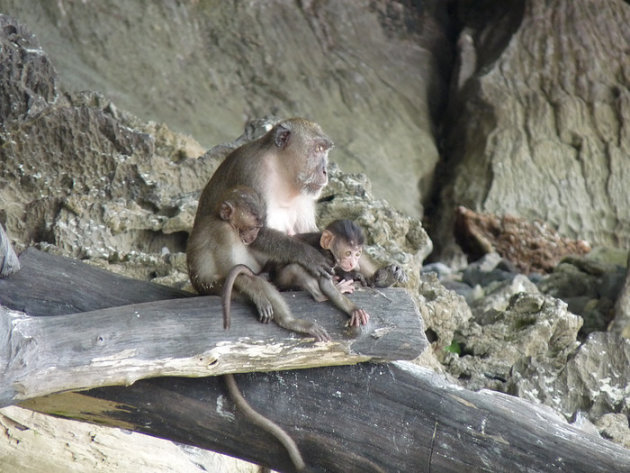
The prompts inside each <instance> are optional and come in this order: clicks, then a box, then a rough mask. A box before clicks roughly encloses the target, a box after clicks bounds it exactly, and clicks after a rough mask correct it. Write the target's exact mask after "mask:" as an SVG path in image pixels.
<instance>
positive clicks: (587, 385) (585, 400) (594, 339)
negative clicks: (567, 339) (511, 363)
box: [510, 332, 630, 441]
mask: <svg viewBox="0 0 630 473" xmlns="http://www.w3.org/2000/svg"><path fill="white" fill-rule="evenodd" d="M629 361H630V340H627V339H624V338H621V337H620V336H619V335H616V334H613V333H604V332H595V333H592V334H590V335H589V336H588V338H587V339H586V341H585V342H584V344H583V345H581V346H580V347H579V348H578V350H577V351H576V353H575V354H574V355H573V356H572V357H571V359H570V360H569V361H568V362H567V363H566V366H565V364H564V363H562V364H558V365H553V366H552V365H551V364H549V363H539V364H532V363H530V360H521V362H520V363H519V364H518V365H517V366H515V367H514V370H513V378H512V386H511V387H510V389H511V390H512V391H513V392H514V393H515V394H517V395H518V396H519V397H524V398H526V399H531V400H537V401H539V402H542V403H544V404H546V405H548V406H551V407H553V408H554V409H556V410H557V411H559V412H561V413H562V414H563V415H564V416H565V417H566V418H567V419H570V418H572V417H573V416H574V415H575V414H576V413H577V412H578V411H582V412H584V413H586V414H587V416H588V418H589V419H590V420H591V421H597V420H598V419H600V418H601V417H602V416H603V415H605V414H608V413H622V414H624V415H625V416H626V419H627V416H628V415H629V414H630V403H629V400H630V385H629V384H628V379H630V363H629ZM626 422H627V420H626ZM626 426H627V424H626ZM627 438H628V437H626V441H627Z"/></svg>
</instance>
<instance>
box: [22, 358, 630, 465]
mask: <svg viewBox="0 0 630 473" xmlns="http://www.w3.org/2000/svg"><path fill="white" fill-rule="evenodd" d="M236 379H237V381H238V384H239V386H240V388H241V390H242V391H243V393H244V396H245V397H246V399H247V400H248V401H249V402H250V403H251V404H252V405H253V407H254V408H255V409H257V410H258V411H259V412H261V413H263V414H264V415H266V416H268V417H270V418H271V419H273V420H274V421H275V422H277V423H278V424H280V425H281V426H282V427H283V428H285V429H286V430H287V431H288V432H289V434H290V435H291V436H292V437H293V438H294V439H295V440H296V442H297V444H298V446H299V447H300V450H301V452H302V454H303V456H304V459H305V461H306V463H307V465H308V467H309V470H308V471H318V472H340V473H341V472H343V473H352V472H362V473H368V472H388V473H394V472H404V473H407V472H419V473H421V472H433V473H461V472H464V471H466V472H488V473H490V472H491V473H501V472H506V473H507V472H509V473H511V472H515V471H528V472H539V473H544V472H550V473H551V472H553V473H557V472H571V473H609V472H613V471H614V472H622V471H630V451H629V450H626V449H624V448H622V447H620V446H619V445H616V444H613V443H612V442H609V441H606V440H603V439H602V438H600V437H598V436H594V435H591V434H588V433H585V432H583V431H580V430H578V429H576V428H575V427H573V426H570V425H568V424H567V423H566V422H564V421H563V420H561V419H559V417H557V416H556V415H555V414H551V413H550V412H549V410H547V409H546V408H544V407H541V406H536V405H534V404H531V403H529V402H526V401H523V400H521V399H518V398H515V397H512V396H508V395H504V394H500V393H496V392H490V391H481V392H472V391H468V390H466V389H462V388H459V387H457V386H455V385H452V384H449V383H447V382H446V381H445V380H444V379H443V378H442V377H440V376H439V375H436V374H435V373H433V372H431V371H429V370H426V369H422V368H419V367H417V366H415V365H413V364H411V363H409V362H396V363H389V364H370V363H363V364H360V365H356V366H345V367H329V368H317V369H308V370H297V371H290V372H287V371H284V372H274V373H249V374H245V375H237V377H236ZM23 405H24V406H25V407H28V408H30V409H35V410H40V411H42V412H49V413H50V412H52V413H55V414H57V415H62V416H65V417H70V418H75V419H84V420H88V421H91V422H98V423H105V424H108V425H115V426H121V427H124V428H128V429H132V430H136V431H140V432H145V433H148V434H151V435H155V436H158V437H163V438H169V439H172V440H175V441H177V442H181V443H186V444H190V445H196V446H199V447H202V448H206V449H211V450H217V451H220V452H223V453H227V454H229V455H233V456H237V457H240V458H245V459H247V460H250V461H253V462H256V463H259V464H265V465H268V466H270V467H272V468H274V469H277V470H279V471H286V472H290V471H293V469H292V465H291V464H290V461H289V459H288V456H287V454H286V452H285V451H284V450H283V449H282V447H281V446H280V445H279V444H278V443H277V442H276V441H275V439H273V438H270V437H269V435H268V434H265V433H264V432H262V431H260V430H259V429H258V428H256V427H253V426H252V425H251V424H250V423H249V422H248V421H247V420H246V419H244V418H243V416H242V414H241V413H240V412H238V411H237V410H235V408H234V406H233V404H232V403H231V402H230V401H229V399H228V397H227V391H226V389H225V387H224V384H223V382H222V380H221V379H220V378H216V377H213V378H202V379H184V378H160V379H154V380H146V381H140V382H138V383H136V384H135V385H133V386H131V387H129V388H122V387H108V388H100V389H95V390H91V391H88V392H85V393H81V394H78V393H72V394H70V395H57V396H51V397H47V398H43V399H36V400H32V401H28V402H26V403H24V404H23Z"/></svg>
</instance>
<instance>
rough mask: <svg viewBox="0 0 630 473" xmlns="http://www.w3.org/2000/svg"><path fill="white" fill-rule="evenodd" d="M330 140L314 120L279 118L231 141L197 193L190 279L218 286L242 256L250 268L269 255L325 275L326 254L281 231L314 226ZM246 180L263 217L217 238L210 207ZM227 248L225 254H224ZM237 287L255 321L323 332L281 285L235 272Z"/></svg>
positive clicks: (204, 286) (217, 222)
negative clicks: (250, 233) (245, 236)
mask: <svg viewBox="0 0 630 473" xmlns="http://www.w3.org/2000/svg"><path fill="white" fill-rule="evenodd" d="M332 146H333V144H332V141H331V140H330V139H329V138H328V137H327V136H326V135H325V134H324V132H323V131H322V129H321V128H320V127H319V125H317V124H316V123H313V122H309V121H307V120H304V119H301V118H292V119H289V120H284V121H282V122H280V123H278V124H277V125H275V126H274V127H273V128H272V129H271V130H270V131H269V132H267V133H266V134H265V135H264V136H262V137H261V138H259V139H257V140H255V141H252V142H250V143H247V144H245V145H243V146H240V147H239V148H236V149H235V150H234V151H232V152H231V153H230V154H228V156H226V158H225V160H224V161H223V162H222V163H221V165H220V166H219V167H218V168H217V170H216V171H215V173H214V174H213V176H212V177H211V178H210V181H209V182H208V184H207V185H206V187H205V188H204V190H203V192H202V194H201V197H200V199H199V206H198V208H197V214H196V216H195V222H194V225H193V229H192V232H191V234H190V238H189V241H188V249H187V251H186V257H187V263H188V272H189V276H190V279H191V282H192V283H193V286H194V287H195V288H196V289H197V290H198V291H199V292H201V293H215V294H216V293H218V291H219V290H220V285H221V283H222V282H223V279H224V278H225V277H226V275H227V274H228V272H229V271H230V269H231V268H232V267H234V266H236V265H238V264H244V265H246V266H247V267H248V268H250V269H251V271H252V272H253V273H254V274H258V273H260V271H261V270H262V268H263V267H264V265H265V264H266V263H267V262H269V261H276V262H279V263H285V264H288V263H297V264H299V265H301V266H302V267H303V268H305V269H306V271H308V272H309V273H311V274H313V276H314V277H318V278H326V279H329V278H330V277H331V276H332V268H331V267H330V265H329V264H328V263H327V262H326V258H324V256H323V255H321V254H320V253H319V252H318V251H317V250H316V249H315V248H312V247H311V246H309V245H307V244H306V243H304V242H302V241H300V240H297V239H294V238H290V237H289V236H288V235H287V234H289V235H292V234H295V233H303V232H308V231H313V230H315V229H316V226H315V201H316V200H317V198H318V197H319V195H320V194H321V190H322V188H323V187H324V186H325V185H326V184H327V183H328V173H327V170H326V166H327V164H328V151H329V150H330V149H331V148H332ZM238 186H246V187H249V188H251V189H252V190H253V192H255V193H257V194H258V195H259V196H260V199H261V201H262V204H263V205H262V206H263V209H262V212H261V213H260V214H259V215H264V216H265V217H264V219H263V222H262V223H263V224H264V225H262V227H261V228H259V230H258V233H257V236H256V238H255V239H254V240H253V241H252V242H251V243H250V244H248V245H245V244H244V243H243V242H242V241H240V240H238V239H236V238H235V237H234V232H232V236H230V237H221V238H223V239H220V238H218V237H219V235H218V233H217V232H216V231H215V230H214V228H215V227H217V226H221V225H222V224H223V223H225V221H224V220H222V219H220V218H217V216H216V209H217V208H218V206H220V205H221V203H222V202H223V201H224V195H225V193H226V192H227V191H228V190H229V189H231V188H234V187H238ZM222 255H228V256H222ZM234 285H235V287H236V288H237V289H238V290H239V291H240V292H241V293H243V294H244V295H245V296H246V297H248V298H249V299H250V300H252V301H253V302H254V304H255V305H256V307H257V308H258V313H259V316H260V317H259V318H260V320H261V322H267V321H268V320H269V319H271V318H273V320H274V321H275V322H276V323H277V324H278V325H280V326H281V327H284V328H286V329H289V330H293V331H295V332H300V333H307V334H310V335H312V336H314V337H315V338H316V339H317V340H327V339H328V335H327V333H326V331H325V330H324V329H323V328H322V327H320V326H319V325H318V324H316V323H314V322H311V321H306V320H302V319H298V318H295V317H294V316H293V315H292V314H291V312H290V310H289V308H288V306H287V305H286V303H285V302H284V299H282V296H281V295H280V293H279V292H278V291H277V290H276V289H275V288H274V287H273V286H272V285H271V284H269V283H268V282H267V281H265V280H264V279H262V278H260V277H252V276H249V275H247V274H239V275H238V276H237V277H236V279H235V282H234Z"/></svg>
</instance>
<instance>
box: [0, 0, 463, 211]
mask: <svg viewBox="0 0 630 473" xmlns="http://www.w3.org/2000/svg"><path fill="white" fill-rule="evenodd" d="M446 10H447V5H446V4H445V3H444V2H442V1H436V0H430V1H426V2H422V4H418V5H414V4H411V3H406V2H398V1H392V0H386V1H378V2H338V1H335V0H326V1H323V2H319V1H318V2H312V1H304V2H294V1H289V0H279V1H273V2H266V1H265V2H252V3H246V4H245V3H240V2H236V3H230V2H214V3H206V2H176V1H172V0H169V1H166V2H157V3H150V4H136V3H134V2H119V1H113V0H109V1H106V2H99V3H98V4H93V3H90V2H87V3H86V2H52V3H47V4H44V5H43V4H41V2H38V1H34V0H26V1H25V0H0V12H2V13H5V14H9V15H12V16H14V17H16V18H17V19H18V20H20V21H21V22H22V23H23V24H27V25H28V26H29V28H30V30H32V31H34V32H35V33H36V34H37V36H38V38H39V40H40V41H41V42H43V43H45V44H46V50H47V53H48V55H49V57H50V61H51V62H52V63H53V64H54V65H55V67H56V68H57V70H58V72H59V74H60V75H61V77H62V78H63V87H64V88H65V89H66V90H69V91H82V90H93V91H99V92H100V93H103V94H105V95H106V96H107V97H108V98H109V99H110V100H114V101H115V102H116V104H117V105H118V106H120V107H122V108H124V109H126V110H129V111H131V112H132V113H134V114H135V115H138V116H142V117H145V118H148V119H152V120H155V121H160V122H166V123H168V124H169V127H170V128H171V129H174V130H177V131H179V132H184V133H187V134H191V135H192V136H194V137H195V138H196V139H197V140H199V141H200V142H201V143H202V144H203V145H204V146H205V147H210V146H213V145H215V144H217V143H223V142H227V141H230V140H231V139H232V138H233V137H234V131H235V130H240V129H241V128H242V124H243V123H244V122H245V121H247V120H250V119H255V118H259V117H261V116H264V115H267V114H269V113H274V114H276V115H280V116H283V117H287V116H296V115H297V116H305V117H308V118H310V119H311V120H314V121H316V122H318V123H320V124H321V125H322V126H323V127H324V129H327V130H335V133H334V135H335V144H336V151H335V153H336V159H337V160H338V161H339V163H340V164H341V166H342V168H343V169H345V170H346V171H350V172H363V173H366V174H368V176H369V177H370V179H371V180H372V181H374V182H375V190H376V193H375V194H376V196H377V197H378V198H379V199H383V198H384V199H386V200H388V201H389V202H390V203H391V204H392V205H393V206H394V207H396V208H398V209H399V210H403V211H405V212H406V213H408V214H409V215H412V216H416V217H418V216H420V215H421V210H422V205H421V199H422V198H423V197H426V196H427V195H428V193H429V191H430V190H431V177H432V175H433V171H434V168H435V165H436V163H437V161H438V150H437V145H436V140H435V137H434V134H433V129H434V128H435V127H436V126H437V118H438V115H439V112H440V108H441V106H442V104H443V101H444V98H445V92H446V89H447V86H448V71H449V67H450V60H451V53H450V51H451V48H450V44H449V42H448V40H447V35H448V27H449V26H448V17H447V15H446ZM149 79H150V80H149ZM392 183H396V184H395V186H392Z"/></svg>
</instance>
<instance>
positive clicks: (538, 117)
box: [431, 0, 630, 253]
mask: <svg viewBox="0 0 630 473" xmlns="http://www.w3.org/2000/svg"><path fill="white" fill-rule="evenodd" d="M458 8H459V10H458V13H459V18H460V19H461V20H462V22H463V23H464V25H463V26H464V28H463V31H462V33H461V37H460V42H459V50H458V54H459V56H460V57H459V59H458V62H459V63H461V64H463V65H464V66H465V67H461V68H460V73H459V75H458V74H457V73H456V74H455V83H454V84H453V89H452V93H451V96H450V97H449V100H450V102H449V112H448V117H447V118H446V121H445V124H446V127H447V130H446V139H445V140H444V143H445V150H444V156H445V160H444V162H443V164H442V165H441V168H442V169H443V171H444V182H445V185H444V187H443V188H442V192H441V194H440V205H439V206H438V207H437V208H436V212H435V214H434V215H435V217H434V218H432V221H433V222H434V228H435V230H432V231H431V238H432V239H433V241H434V243H436V245H439V251H440V253H441V252H443V251H447V250H449V249H450V246H449V245H450V244H451V243H452V241H453V237H452V228H453V223H454V212H455V208H456V206H458V205H464V206H466V207H468V208H470V209H473V210H475V211H477V212H487V213H493V214H500V215H504V214H510V215H515V216H520V217H524V218H528V219H531V220H533V219H540V220H542V221H545V222H548V223H549V225H551V226H552V227H554V228H556V229H557V231H558V232H559V233H560V234H561V235H564V236H566V237H568V238H574V239H583V240H586V241H588V242H590V243H591V244H592V245H593V246H595V245H609V246H618V247H623V246H626V247H627V246H628V244H629V243H630V193H628V189H627V183H628V182H630V166H628V155H630V128H629V127H630V69H629V66H628V65H629V64H630V49H629V48H628V44H629V43H630V30H629V29H628V24H630V5H629V4H628V3H627V2H624V1H622V0H612V1H609V2H605V3H602V2H600V1H599V0H585V1H580V2H575V1H572V0H558V1H555V2H552V3H549V2H546V1H544V0H525V1H520V2H501V1H494V2H487V3H486V4H485V8H484V9H483V14H482V13H481V10H479V8H478V6H477V5H476V4H475V3H474V2H458ZM449 251H450V250H449Z"/></svg>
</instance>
